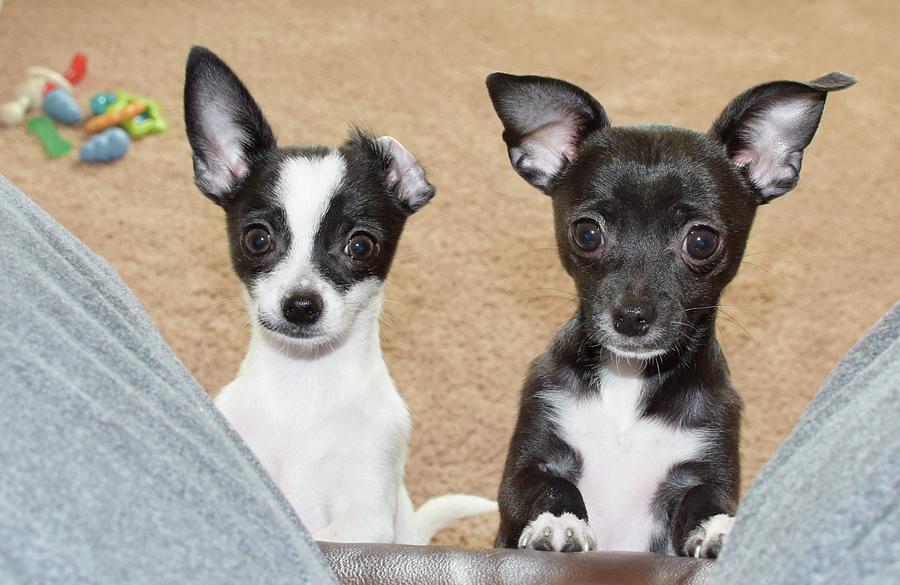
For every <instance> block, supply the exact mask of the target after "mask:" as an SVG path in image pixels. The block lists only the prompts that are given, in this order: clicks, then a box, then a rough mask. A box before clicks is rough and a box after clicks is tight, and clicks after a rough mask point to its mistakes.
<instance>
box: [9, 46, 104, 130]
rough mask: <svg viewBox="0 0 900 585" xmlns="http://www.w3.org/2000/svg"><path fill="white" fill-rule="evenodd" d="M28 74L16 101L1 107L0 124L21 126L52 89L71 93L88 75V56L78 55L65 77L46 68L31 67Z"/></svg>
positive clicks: (17, 88) (17, 92) (20, 85)
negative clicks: (74, 85)
mask: <svg viewBox="0 0 900 585" xmlns="http://www.w3.org/2000/svg"><path fill="white" fill-rule="evenodd" d="M26 74H27V77H26V78H25V81H23V82H22V83H20V84H19V85H18V86H17V87H16V99H14V100H12V101H9V102H6V103H5V104H3V105H2V106H0V122H2V123H3V124H5V125H7V126H17V125H19V124H21V123H22V122H23V121H24V120H25V114H26V112H29V111H31V110H33V109H35V108H37V107H38V106H39V105H40V104H41V98H42V97H43V96H44V95H45V94H47V93H50V91H51V90H52V89H54V88H56V87H62V88H65V89H67V90H68V91H69V92H71V91H72V85H73V84H75V83H78V82H79V81H81V80H82V78H84V76H85V75H86V74H87V56H86V55H85V54H84V53H76V54H75V56H74V57H73V58H72V62H71V64H70V65H69V69H68V70H67V71H66V73H65V74H64V75H60V74H59V73H57V72H56V71H54V70H53V69H48V68H46V67H29V68H28V69H27V70H26Z"/></svg>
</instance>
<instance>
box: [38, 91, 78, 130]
mask: <svg viewBox="0 0 900 585" xmlns="http://www.w3.org/2000/svg"><path fill="white" fill-rule="evenodd" d="M44 111H45V112H47V115H48V116H50V117H51V118H53V119H54V120H56V121H57V122H62V123H63V124H77V123H78V122H80V121H81V108H80V107H79V106H78V102H76V101H75V98H73V97H72V94H70V93H69V92H68V91H66V90H65V89H63V88H61V87H56V88H54V89H52V90H50V93H48V94H47V95H45V96H44Z"/></svg>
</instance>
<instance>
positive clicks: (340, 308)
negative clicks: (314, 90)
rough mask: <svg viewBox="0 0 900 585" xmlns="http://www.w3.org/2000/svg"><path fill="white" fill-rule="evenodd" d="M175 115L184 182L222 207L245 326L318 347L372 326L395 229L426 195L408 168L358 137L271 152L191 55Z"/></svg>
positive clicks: (245, 101)
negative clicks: (187, 162) (185, 146)
mask: <svg viewBox="0 0 900 585" xmlns="http://www.w3.org/2000/svg"><path fill="white" fill-rule="evenodd" d="M184 108H185V124H186V126H187V135H188V139H189V141H190V143H191V148H192V149H193V158H194V181H195V183H196V184H197V186H198V187H199V189H200V191H201V192H203V194H204V195H206V196H207V197H208V198H209V199H211V200H212V201H213V202H214V203H216V204H217V205H220V206H221V207H222V208H223V209H224V210H225V214H226V222H227V234H228V240H229V243H230V245H231V260H232V264H233V266H234V270H235V272H236V273H237V275H238V277H239V278H240V279H241V281H242V282H243V284H244V287H245V291H246V297H247V299H248V305H249V310H250V313H251V315H250V316H251V319H252V320H254V321H255V324H256V325H258V326H260V327H261V328H262V330H263V331H264V332H265V334H267V335H269V336H272V337H274V338H275V339H278V340H279V341H282V342H285V343H290V344H295V345H300V346H304V347H318V346H327V345H328V344H331V343H333V342H335V341H337V340H339V339H341V338H343V337H344V336H345V335H346V334H347V333H348V332H349V331H350V330H351V329H352V327H353V324H354V323H355V322H356V321H357V319H358V318H359V317H360V316H361V315H367V316H368V317H370V318H374V317H375V316H376V315H377V314H378V311H379V310H380V308H381V307H380V301H381V295H380V292H381V288H382V284H383V282H384V279H385V277H386V276H387V274H388V270H389V269H390V265H391V260H392V259H393V257H394V252H395V250H396V247H397V243H398V240H399V239H400V233H401V231H402V229H403V225H404V222H405V221H406V218H407V217H408V216H409V215H410V214H412V213H413V212H415V211H416V210H418V209H419V208H420V207H422V206H423V205H425V204H426V203H427V202H428V201H429V200H430V199H431V197H432V196H433V195H434V187H433V186H432V185H431V184H430V183H429V182H428V180H427V179H426V177H425V172H424V170H423V169H422V167H421V166H420V165H419V163H418V162H417V161H416V159H415V158H414V157H413V156H412V155H411V154H410V153H409V152H407V151H406V149H404V148H403V146H401V145H400V143H399V142H397V141H396V140H394V139H393V138H391V137H389V136H382V137H378V138H375V137H371V136H368V135H366V134H365V133H363V132H361V131H354V132H353V133H352V135H351V137H350V138H349V139H348V140H347V142H345V143H344V144H343V145H342V146H340V147H336V148H331V147H324V146H315V147H288V148H278V147H277V146H276V143H275V137H274V135H273V134H272V130H271V128H270V127H269V124H268V123H267V122H266V120H265V118H264V117H263V115H262V112H261V111H260V109H259V107H258V106H257V104H256V102H255V101H254V99H253V97H251V95H250V93H249V92H248V91H247V89H246V88H245V87H244V85H243V84H242V83H241V81H240V80H239V79H238V78H237V77H236V76H235V74H234V73H233V72H232V71H231V70H230V69H229V68H228V66H227V65H225V63H223V62H222V61H221V60H220V59H219V58H218V57H216V56H215V55H214V54H213V53H211V52H210V51H208V50H206V49H203V48H200V47H195V48H194V49H193V50H191V53H190V55H189V57H188V62H187V72H186V77H185V89H184Z"/></svg>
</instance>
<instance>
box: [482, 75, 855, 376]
mask: <svg viewBox="0 0 900 585" xmlns="http://www.w3.org/2000/svg"><path fill="white" fill-rule="evenodd" d="M854 82H855V80H854V79H853V78H851V77H849V76H847V75H843V74H840V73H832V74H830V75H827V76H825V77H822V78H820V79H817V80H815V81H811V82H809V83H798V82H792V81H778V82H772V83H767V84H764V85H760V86H758V87H754V88H752V89H750V90H748V91H746V92H744V93H742V94H741V95H739V96H738V97H736V98H735V99H734V100H732V102H731V103H730V104H728V106H727V107H726V108H725V110H724V111H723V112H722V114H721V115H720V116H719V118H718V119H717V120H716V121H715V123H714V124H713V126H712V129H711V130H710V131H709V132H708V133H706V134H701V133H698V132H694V131H691V130H686V129H683V128H677V127H672V126H640V127H612V126H611V125H610V122H609V118H608V117H607V115H606V112H605V111H604V109H603V107H602V106H601V105H600V104H599V103H598V102H597V100H595V99H594V98H593V97H592V96H590V95H589V94H588V93H587V92H585V91H584V90H582V89H580V88H578V87H575V86H574V85H572V84H570V83H567V82H565V81H560V80H557V79H550V78H545V77H534V76H522V77H520V76H513V75H507V74H504V73H494V74H492V75H490V76H488V78H487V86H488V92H489V93H490V97H491V100H492V101H493V105H494V109H495V110H496V111H497V114H498V116H499V117H500V120H501V121H502V123H503V127H504V132H503V139H504V141H505V142H506V145H507V147H508V151H509V158H510V161H511V162H512V165H513V168H515V170H516V171H517V172H518V173H519V174H520V175H521V176H522V177H523V178H524V179H525V180H526V181H528V182H529V183H531V184H532V185H533V186H535V187H537V188H538V189H540V190H541V191H543V192H544V193H546V194H547V195H550V196H551V197H552V198H553V208H554V216H555V224H556V238H557V244H558V247H559V254H560V258H561V259H562V262H563V265H564V266H565V268H566V270H567V271H568V272H569V274H570V275H571V276H572V278H573V279H574V280H575V284H576V287H577V289H578V293H579V296H580V297H581V299H582V300H581V307H580V311H581V313H582V316H583V318H584V322H585V324H586V325H587V329H588V331H589V334H590V336H591V337H592V339H593V340H594V341H595V342H596V343H599V344H601V345H603V346H605V347H607V348H608V349H609V350H610V351H612V352H613V353H614V354H617V355H619V356H622V357H634V358H642V359H648V358H652V357H655V356H658V355H662V354H664V353H666V352H668V351H670V350H678V349H680V348H681V347H684V346H687V345H690V343H691V340H692V339H697V338H698V337H702V336H703V335H704V331H706V330H707V329H708V327H709V326H710V324H711V323H710V322H711V319H710V318H709V317H710V316H714V315H715V306H716V305H717V303H718V299H719V296H720V294H721V292H722V290H723V288H724V287H725V285H727V284H728V282H729V281H731V279H732V278H733V277H734V275H735V273H736V272H737V269H738V266H739V264H740V261H741V256H742V255H743V252H744V247H745V245H746V242H747V236H748V234H749V231H750V226H751V224H752V222H753V217H754V214H755V212H756V208H757V206H759V205H761V204H764V203H768V202H769V201H771V200H772V199H774V198H776V197H778V196H780V195H783V194H784V193H786V192H788V191H790V190H791V189H792V188H793V187H794V186H795V185H796V183H797V180H798V178H799V173H800V163H801V161H802V158H803V151H804V149H805V148H806V146H807V145H809V143H810V141H811V140H812V137H813V134H814V133H815V131H816V128H817V127H818V124H819V120H820V118H821V116H822V111H823V109H824V107H825V97H826V95H827V94H828V92H830V91H834V90H838V89H843V88H845V87H848V86H850V85H852V84H853V83H854Z"/></svg>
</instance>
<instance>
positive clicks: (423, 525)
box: [413, 494, 497, 544]
mask: <svg viewBox="0 0 900 585" xmlns="http://www.w3.org/2000/svg"><path fill="white" fill-rule="evenodd" d="M496 511H497V502H495V501H494V500H489V499H487V498H482V497H481V496H472V495H468V494H447V495H444V496H437V497H434V498H430V499H429V500H428V501H426V502H425V503H424V504H422V505H421V506H419V509H418V510H416V513H415V516H414V517H413V521H414V523H415V527H416V532H417V533H418V535H419V542H420V543H422V544H428V542H429V541H430V540H431V538H432V537H433V536H434V535H435V534H436V533H437V531H438V530H440V529H441V528H443V527H444V526H446V525H447V524H450V523H451V522H453V521H454V520H461V519H462V518H468V517H469V516H476V515H478V514H487V513H488V512H496Z"/></svg>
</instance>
